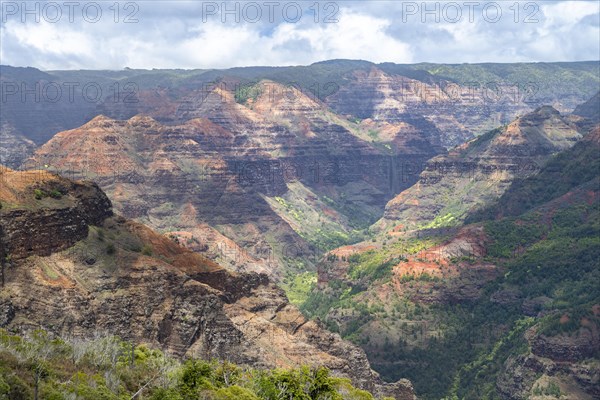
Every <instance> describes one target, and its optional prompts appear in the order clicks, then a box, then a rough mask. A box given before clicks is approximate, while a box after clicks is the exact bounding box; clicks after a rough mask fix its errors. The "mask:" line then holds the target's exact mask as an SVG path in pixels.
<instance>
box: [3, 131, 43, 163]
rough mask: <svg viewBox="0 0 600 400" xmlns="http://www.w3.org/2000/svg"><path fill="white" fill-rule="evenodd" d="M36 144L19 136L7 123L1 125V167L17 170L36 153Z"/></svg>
mask: <svg viewBox="0 0 600 400" xmlns="http://www.w3.org/2000/svg"><path fill="white" fill-rule="evenodd" d="M35 147H36V146H35V143H33V142H32V141H31V140H29V139H27V138H26V137H25V136H23V135H21V134H19V133H18V132H17V131H16V129H15V128H14V127H13V126H12V125H11V124H10V123H8V122H7V121H4V120H3V121H2V124H1V125H0V165H5V166H7V167H10V168H17V167H18V166H19V165H21V163H22V162H23V161H25V160H26V159H27V158H28V157H30V156H31V155H32V154H33V152H34V151H35Z"/></svg>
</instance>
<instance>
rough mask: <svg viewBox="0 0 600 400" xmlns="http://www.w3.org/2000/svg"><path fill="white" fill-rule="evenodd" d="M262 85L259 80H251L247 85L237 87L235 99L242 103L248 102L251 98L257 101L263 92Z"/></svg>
mask: <svg viewBox="0 0 600 400" xmlns="http://www.w3.org/2000/svg"><path fill="white" fill-rule="evenodd" d="M262 90H263V89H262V87H261V85H260V84H259V83H258V82H251V83H248V84H245V85H240V86H238V87H236V90H235V93H234V97H235V101H236V102H237V103H240V104H247V103H248V100H249V99H252V101H256V99H258V97H259V96H260V95H261V93H262Z"/></svg>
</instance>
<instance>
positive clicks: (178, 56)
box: [0, 0, 600, 70]
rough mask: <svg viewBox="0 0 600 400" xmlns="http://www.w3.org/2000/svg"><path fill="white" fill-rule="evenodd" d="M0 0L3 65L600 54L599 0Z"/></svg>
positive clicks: (212, 64) (216, 64)
mask: <svg viewBox="0 0 600 400" xmlns="http://www.w3.org/2000/svg"><path fill="white" fill-rule="evenodd" d="M0 3H1V6H2V15H1V22H0V24H1V25H0V40H1V41H0V63H2V64H8V65H14V66H34V67H37V68H40V69H45V70H50V69H79V68H86V69H122V68H124V67H131V68H224V67H234V66H249V65H301V64H310V63H313V62H316V61H322V60H327V59H334V58H348V59H364V60H369V61H373V62H384V61H390V62H396V63H414V62H437V63H463V62H521V61H524V62H526V61H578V60H598V59H600V39H599V37H600V2H598V1H597V0H590V1H586V0H580V1H513V0H511V1H496V2H492V1H455V2H452V1H439V2H428V3H427V4H426V5H425V6H423V2H422V1H415V2H412V1H397V0H396V1H377V0H370V1H348V0H341V1H315V0H310V1H298V0H296V1H285V0H284V1H279V0H277V1H275V0H273V1H271V0H258V1H256V2H254V1H240V2H227V3H224V2H222V1H215V2H212V1H198V0H194V1H130V2H128V1H112V0H111V1H96V2H87V1H76V2H73V3H68V2H64V1H62V0H57V1H56V2H28V3H27V4H26V5H25V7H23V3H22V1H5V0H0ZM474 3H479V4H478V5H475V4H474Z"/></svg>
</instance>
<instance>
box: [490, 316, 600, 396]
mask: <svg viewBox="0 0 600 400" xmlns="http://www.w3.org/2000/svg"><path fill="white" fill-rule="evenodd" d="M525 337H526V339H527V340H528V341H529V343H530V346H531V352H530V353H526V354H521V355H518V356H512V357H510V358H509V359H508V360H506V362H505V363H504V367H503V371H502V373H501V374H500V375H499V376H498V379H497V382H496V389H497V391H498V393H499V394H500V396H501V398H502V399H506V400H520V399H527V398H531V397H532V396H534V395H536V392H539V391H540V389H543V388H545V387H547V386H548V383H549V382H552V383H553V384H554V385H555V386H556V387H557V388H559V390H560V391H561V393H562V394H563V395H565V396H566V397H567V398H577V399H585V400H588V399H589V400H591V399H595V398H598V396H600V365H599V364H598V362H597V360H594V359H593V358H590V355H591V354H596V352H597V351H598V349H599V346H600V340H599V339H598V327H597V326H596V325H588V326H587V328H582V329H580V330H579V331H578V332H576V333H575V334H572V335H557V336H552V337H547V336H544V335H541V334H538V333H537V332H535V329H531V330H529V331H528V332H526V334H525ZM538 395H539V394H538Z"/></svg>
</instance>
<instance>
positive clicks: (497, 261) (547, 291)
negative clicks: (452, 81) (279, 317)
mask: <svg viewBox="0 0 600 400" xmlns="http://www.w3.org/2000/svg"><path fill="white" fill-rule="evenodd" d="M589 126H590V121H589V120H588V121H583V120H580V119H578V118H577V117H564V116H561V115H560V114H559V113H558V112H557V111H556V110H554V109H552V108H550V107H542V108H540V109H538V110H536V111H534V112H533V113H531V114H528V115H525V116H523V117H521V118H519V119H517V120H515V121H514V122H513V123H511V124H509V125H508V126H506V127H503V128H500V129H497V130H494V131H491V132H490V133H489V134H486V135H483V136H482V137H480V138H478V139H475V140H474V141H472V142H469V143H467V144H465V145H464V146H460V147H459V148H457V149H456V150H454V151H451V152H450V154H449V155H448V156H444V157H436V158H434V159H433V160H432V161H430V163H429V168H428V169H426V170H425V171H424V172H423V173H422V174H421V178H420V180H419V182H418V183H417V184H416V185H415V186H413V187H411V188H409V189H407V190H406V191H404V192H403V193H401V194H400V195H399V196H398V197H397V198H396V199H394V200H392V201H390V203H389V204H388V206H387V207H386V214H385V216H384V219H383V220H381V221H379V222H378V223H377V224H375V225H374V226H373V229H372V232H373V234H372V235H373V236H372V239H371V240H367V241H364V242H361V243H357V244H354V245H350V246H345V247H340V248H338V249H335V250H332V251H331V252H329V254H328V255H327V256H326V257H325V258H324V259H323V261H322V262H321V264H320V265H319V269H318V276H317V282H316V285H315V286H314V289H313V290H312V292H311V293H310V294H309V295H308V296H307V299H308V300H307V301H306V302H305V303H304V304H303V306H302V308H303V309H304V311H305V312H306V313H308V314H309V315H313V316H318V317H319V318H320V319H321V320H322V321H324V322H325V323H326V324H327V326H328V327H329V328H330V329H331V330H334V331H339V332H340V333H341V334H342V336H344V337H346V338H349V339H351V340H353V341H355V342H356V343H360V344H361V347H363V348H364V349H365V350H366V352H367V354H368V356H369V358H370V360H371V362H372V363H373V365H374V366H375V368H377V369H378V370H379V371H380V372H382V373H383V374H384V376H387V377H388V378H391V377H393V376H394V374H395V373H401V374H405V375H406V376H409V377H410V378H411V379H412V380H413V382H414V383H415V386H416V389H417V393H418V394H419V395H422V396H424V397H425V398H431V399H436V398H441V397H443V396H446V395H449V394H450V395H457V396H458V397H459V398H462V397H463V396H464V397H465V398H498V396H500V398H503V399H523V398H528V396H529V397H531V396H533V397H531V398H537V397H535V396H543V395H544V394H545V393H546V392H548V394H550V392H556V391H557V390H558V392H560V393H563V394H566V395H568V396H573V398H584V399H587V398H590V399H591V398H594V396H597V389H598V387H599V383H598V382H599V380H598V379H599V371H598V353H597V351H598V343H600V342H599V341H598V336H597V335H598V333H597V330H598V323H599V321H598V319H597V312H596V307H597V305H598V304H599V303H600V298H598V293H600V291H599V288H598V286H597V282H598V279H597V278H596V275H597V274H598V271H599V270H598V263H597V260H598V254H597V249H595V247H597V244H594V243H596V241H597V237H598V233H597V226H598V225H597V224H598V219H597V218H598V214H597V211H598V193H599V188H598V176H599V172H600V171H599V168H600V166H599V164H598V162H599V157H598V154H599V151H600V141H599V134H600V127H598V126H596V127H595V128H592V129H591V130H586V129H589V128H586V127H589ZM524 149H526V152H523V151H522V150H524ZM519 150H521V151H519ZM436 160H437V161H439V162H445V163H446V171H447V172H446V173H444V172H441V171H444V169H440V170H439V171H435V170H434V168H433V167H432V165H434V162H435V161H436ZM461 162H464V163H465V164H466V165H469V166H470V167H471V168H473V167H474V169H475V171H476V172H477V173H465V172H468V171H469V168H461V167H460V166H461ZM529 163H534V164H533V165H535V166H536V168H527V169H526V170H525V171H524V172H523V173H519V169H518V168H517V167H516V166H518V165H519V164H525V165H529ZM450 167H454V169H453V168H450ZM434 171H435V172H434ZM456 172H459V173H458V174H457V173H456ZM494 174H496V176H497V177H499V178H497V179H496V178H494ZM430 178H431V179H430ZM479 182H482V185H478V183H479ZM449 201H450V203H449ZM448 205H451V206H452V205H453V206H454V208H455V209H456V208H458V209H459V212H456V213H455V214H454V215H453V217H454V218H440V217H439V215H440V214H439V213H440V212H439V210H440V209H443V208H444V207H447V206H448ZM431 207H437V208H435V209H433V210H432V209H431ZM395 212H397V213H398V215H397V216H395V215H393V213H395ZM443 215H446V214H443ZM390 217H392V218H390ZM465 219H466V222H467V224H465ZM534 271H537V272H534ZM529 274H533V275H529ZM528 349H531V350H528ZM506 358H508V359H509V361H507V362H506V364H504V361H505V359H506ZM557 388H558V389H557ZM486 396H487V397H486Z"/></svg>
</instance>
